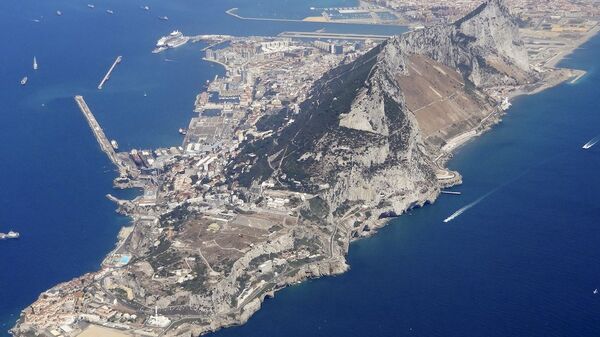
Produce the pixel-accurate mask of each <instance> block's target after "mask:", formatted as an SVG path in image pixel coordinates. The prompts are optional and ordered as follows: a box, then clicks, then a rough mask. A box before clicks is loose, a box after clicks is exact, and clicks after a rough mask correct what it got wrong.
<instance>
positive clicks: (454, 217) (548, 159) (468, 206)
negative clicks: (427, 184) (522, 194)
mask: <svg viewBox="0 0 600 337" xmlns="http://www.w3.org/2000/svg"><path fill="white" fill-rule="evenodd" d="M597 138H598V140H596V142H598V141H599V140H600V135H598V137H597ZM594 144H595V142H594ZM561 155H562V154H560V153H558V154H556V155H555V156H552V157H549V158H546V159H545V160H543V161H542V162H540V163H539V164H537V165H535V166H533V167H530V168H528V169H526V170H525V171H523V172H521V174H519V175H517V176H516V177H514V178H512V179H510V180H508V181H507V182H505V183H503V184H501V185H500V186H498V187H496V188H494V189H492V190H491V191H489V192H487V193H486V194H484V195H482V196H481V197H479V198H477V200H475V201H473V202H471V203H469V204H467V205H466V206H463V207H461V208H459V209H458V210H457V211H456V212H454V213H452V214H451V215H450V216H449V217H447V218H446V219H444V222H450V221H452V220H454V219H456V218H457V217H458V216H460V215H461V214H463V213H464V212H466V211H468V210H469V209H470V208H472V207H473V206H476V205H477V204H478V203H480V202H482V201H483V200H484V199H485V198H487V197H489V196H490V195H492V194H494V193H496V192H497V191H499V190H501V189H502V188H504V187H505V186H507V185H508V184H510V183H512V182H514V181H516V180H518V179H520V178H521V177H523V176H524V175H526V174H527V173H529V171H531V170H532V169H535V168H537V167H539V166H542V165H544V164H545V163H547V162H549V161H551V160H554V159H555V158H556V157H558V156H561Z"/></svg>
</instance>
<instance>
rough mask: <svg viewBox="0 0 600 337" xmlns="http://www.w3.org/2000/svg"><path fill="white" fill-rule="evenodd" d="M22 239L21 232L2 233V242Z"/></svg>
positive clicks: (0, 235)
mask: <svg viewBox="0 0 600 337" xmlns="http://www.w3.org/2000/svg"><path fill="white" fill-rule="evenodd" d="M20 237H21V234H19V232H14V231H10V232H8V233H0V240H8V239H18V238H20Z"/></svg>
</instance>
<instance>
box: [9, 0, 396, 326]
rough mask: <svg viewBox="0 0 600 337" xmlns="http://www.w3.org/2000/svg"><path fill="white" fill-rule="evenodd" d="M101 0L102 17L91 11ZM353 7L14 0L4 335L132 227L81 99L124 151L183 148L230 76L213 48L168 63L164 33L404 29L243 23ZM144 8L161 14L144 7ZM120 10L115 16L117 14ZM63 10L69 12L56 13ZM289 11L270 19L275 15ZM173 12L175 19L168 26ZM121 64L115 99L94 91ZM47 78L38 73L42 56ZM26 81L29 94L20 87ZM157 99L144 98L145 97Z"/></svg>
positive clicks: (326, 1) (110, 90) (194, 48)
mask: <svg viewBox="0 0 600 337" xmlns="http://www.w3.org/2000/svg"><path fill="white" fill-rule="evenodd" d="M88 3H92V4H94V5H95V8H93V9H91V8H88V6H87V4H88ZM354 4H355V1H348V0H320V1H314V2H305V1H299V0H296V1H277V0H269V1H259V2H257V3H255V4H251V3H250V2H248V1H242V0H227V1H221V0H203V1H192V0H177V1H158V0H148V1H141V0H131V1H120V0H97V1H94V0H53V1H39V0H4V1H1V2H0V40H1V41H2V47H1V49H0V50H1V55H2V62H0V161H1V164H0V232H7V231H9V230H16V231H19V232H20V233H21V239H20V240H14V241H0V270H1V272H0V336H1V337H5V336H8V332H7V330H8V329H9V328H11V327H12V325H13V324H14V322H15V321H16V319H17V318H18V316H19V314H20V312H21V310H23V309H24V308H25V307H26V306H27V305H29V304H31V303H32V302H33V301H34V300H35V299H36V298H37V297H38V296H39V294H40V293H41V292H43V291H45V290H47V289H49V288H50V287H52V286H54V285H56V284H57V283H59V282H64V281H67V280H69V279H71V278H74V277H77V276H79V275H82V274H84V273H86V272H90V271H94V270H97V269H98V268H99V266H100V263H101V261H102V259H103V258H104V256H105V255H106V254H107V253H108V252H109V251H110V250H111V249H112V248H113V247H114V244H115V242H116V236H117V233H118V231H119V229H120V227H121V226H123V225H126V224H127V223H128V219H127V218H124V217H119V216H118V215H116V214H115V208H116V207H115V205H114V204H112V203H111V202H110V201H109V200H107V199H106V198H105V195H106V194H107V193H112V194H116V195H117V196H120V197H133V196H135V192H133V191H115V190H113V189H112V179H113V178H114V177H115V176H116V172H115V170H114V167H113V166H112V165H111V163H110V162H109V160H108V159H107V158H106V156H105V155H104V154H103V153H102V152H101V151H100V149H99V146H98V144H97V143H96V141H95V139H94V137H93V135H92V133H91V130H90V129H89V127H88V125H87V123H86V121H85V119H84V118H83V116H82V114H81V113H80V112H79V110H78V108H77V105H76V104H75V103H74V100H73V96H74V95H76V94H81V95H83V96H84V97H85V98H86V101H87V102H88V104H89V105H90V108H91V109H92V111H93V112H94V114H95V115H96V118H97V119H98V121H99V122H100V124H101V125H102V127H103V128H104V130H105V132H106V133H107V135H108V137H110V138H111V139H112V138H114V139H116V140H118V142H119V145H120V147H121V149H123V150H128V149H132V148H156V147H161V146H162V147H164V146H177V145H180V144H181V141H182V139H181V136H180V135H179V134H178V132H177V130H178V129H179V128H180V127H186V126H187V125H188V122H189V120H190V118H191V117H192V116H193V114H192V110H193V103H194V99H195V96H196V95H197V94H198V92H200V91H201V90H202V87H203V85H204V83H205V82H206V80H209V79H213V78H214V76H215V75H223V74H224V70H223V69H222V68H221V67H219V66H216V65H214V64H212V63H208V62H204V61H202V59H201V58H202V56H203V53H202V52H201V51H200V50H201V49H202V47H204V45H202V44H189V45H186V46H183V47H180V48H178V49H176V50H172V51H168V52H165V53H161V54H158V55H157V54H152V53H151V51H152V49H153V48H154V45H155V43H156V41H157V40H158V38H160V37H161V36H163V35H166V34H168V33H170V32H171V31H173V30H175V29H179V30H181V31H183V32H184V33H186V34H188V35H196V34H231V35H268V36H273V35H276V34H278V33H280V32H282V31H286V30H287V31H303V30H305V31H315V30H318V29H325V30H327V31H331V32H364V33H373V34H397V33H400V32H403V31H405V30H406V29H405V28H403V27H391V26H387V27H382V26H375V25H339V24H337V25H336V24H320V23H303V22H266V21H251V20H240V19H237V18H234V17H232V16H230V15H227V14H226V13H225V11H226V10H228V9H230V8H233V7H237V8H239V10H238V13H239V14H241V15H244V16H253V17H260V16H268V17H285V18H292V19H301V18H303V17H305V16H309V15H311V14H314V12H313V11H311V10H310V7H311V6H315V7H319V6H321V7H323V6H347V5H354ZM143 6H149V7H150V10H149V11H145V10H143V9H142V7H143ZM107 9H110V10H112V11H113V12H114V14H112V15H110V14H108V13H107V12H106V10H107ZM57 11H61V13H62V15H60V16H59V15H57V14H56V12H57ZM273 12H274V13H277V14H276V15H272V13H273ZM159 16H168V17H169V20H168V21H163V20H159V19H158V17H159ZM118 55H122V56H123V62H122V63H121V64H120V65H118V66H117V68H116V70H115V71H114V73H113V74H112V76H111V79H110V81H108V82H107V84H106V85H105V87H104V90H102V91H99V90H97V89H96V87H97V85H98V82H99V81H100V80H101V78H102V77H103V76H104V74H105V73H106V71H107V70H108V68H109V67H110V65H111V64H112V62H113V61H114V59H115V58H116V57H117V56H118ZM34 56H35V57H36V58H37V62H38V64H39V69H38V70H37V71H34V70H33V69H32V63H33V57H34ZM24 76H27V77H28V82H27V85H25V86H21V85H20V83H19V81H20V80H21V79H22V78H23V77H24ZM144 93H145V94H146V96H145V95H144Z"/></svg>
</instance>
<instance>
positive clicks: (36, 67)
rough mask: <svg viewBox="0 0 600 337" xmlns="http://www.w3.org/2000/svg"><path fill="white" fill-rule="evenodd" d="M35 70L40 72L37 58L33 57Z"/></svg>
mask: <svg viewBox="0 0 600 337" xmlns="http://www.w3.org/2000/svg"><path fill="white" fill-rule="evenodd" d="M33 70H38V63H37V59H36V58H35V56H34V57H33Z"/></svg>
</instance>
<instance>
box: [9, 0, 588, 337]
mask: <svg viewBox="0 0 600 337" xmlns="http://www.w3.org/2000/svg"><path fill="white" fill-rule="evenodd" d="M91 1H92V0H85V1H81V0H54V1H51V2H50V1H36V0H4V1H2V2H0V28H1V29H0V39H1V40H2V41H3V44H2V49H1V50H2V59H3V62H0V89H1V90H0V158H1V161H2V164H1V165H0V231H8V230H9V229H14V230H17V231H19V232H21V235H22V238H21V239H20V240H15V241H0V270H1V272H0V336H2V337H4V336H7V332H6V331H7V330H8V329H9V328H10V327H11V326H12V325H13V323H14V321H15V320H16V318H17V317H18V315H19V313H20V311H21V310H22V309H23V308H25V307H26V306H27V305H29V304H30V303H31V302H33V301H34V300H35V299H36V298H37V296H38V295H39V294H40V293H41V292H43V291H44V290H46V289H48V288H50V287H52V286H53V285H55V284H57V283H59V282H62V281H66V280H69V279H71V278H73V277H76V276H79V275H81V274H83V273H85V272H90V271H94V270H97V269H98V268H99V264H100V262H101V260H102V259H103V257H104V256H105V254H106V253H108V251H109V250H110V249H111V248H112V247H113V245H114V243H115V241H116V235H117V232H118V231H119V228H120V227H121V226H123V225H124V224H126V223H127V222H128V219H127V218H123V217H119V216H118V215H116V214H115V213H114V210H115V206H114V205H113V204H112V203H111V202H110V201H108V200H107V199H106V198H105V197H104V195H105V194H106V193H113V194H118V195H119V196H123V197H126V196H133V195H134V192H131V191H124V192H119V191H114V190H113V189H112V179H113V178H114V177H115V172H114V168H113V167H112V166H111V164H110V162H109V161H108V159H107V158H106V156H105V155H104V154H103V153H102V152H101V151H99V147H98V145H97V143H96V141H95V139H94V138H93V136H92V133H91V131H90V130H89V127H88V125H87V124H86V122H85V119H84V118H83V116H82V115H81V113H80V112H79V110H78V109H77V107H76V105H75V104H74V102H73V95H75V94H82V95H84V96H85V98H86V101H87V102H88V104H89V105H90V107H91V109H92V111H94V113H95V115H96V117H97V118H98V120H99V122H100V123H101V124H102V126H103V128H104V129H105V131H106V133H107V135H108V136H109V137H110V138H115V139H117V140H118V141H119V143H120V145H121V147H122V148H123V149H125V150H127V149H131V148H140V147H142V148H154V147H160V146H174V145H178V144H179V143H180V142H181V138H180V136H179V135H178V133H177V129H178V128H179V127H185V126H186V125H187V123H188V121H189V119H190V118H191V117H192V109H193V101H194V97H195V95H196V94H197V93H198V92H199V91H200V90H201V88H202V85H203V84H204V82H205V81H206V80H208V79H212V78H213V77H214V76H215V75H222V74H223V72H224V71H223V70H222V69H221V68H220V67H218V66H215V65H213V64H209V63H206V62H203V61H201V57H202V53H201V52H200V49H201V48H202V47H203V45H201V44H192V45H186V46H184V47H181V48H179V49H176V50H172V51H168V52H167V53H163V54H158V55H156V54H151V53H150V51H151V50H152V48H153V46H154V44H155V42H156V40H157V39H158V38H159V37H160V36H162V35H165V34H168V33H169V32H170V31H172V30H174V29H179V30H181V31H183V32H184V33H186V34H189V35H195V34H211V33H215V34H232V35H276V34H277V33H279V32H281V31H286V30H295V31H300V30H306V31H314V30H317V29H321V28H325V29H326V30H328V31H333V32H363V33H381V34H383V33H400V32H402V31H404V29H402V28H400V27H381V26H373V25H329V24H322V23H302V22H265V21H250V20H239V19H236V18H234V17H231V16H229V15H227V14H225V13H224V11H225V10H227V9H229V8H233V7H238V8H239V10H238V14H240V15H243V16H253V17H260V16H264V17H277V18H294V19H297V18H302V17H305V16H309V15H314V11H311V10H310V9H309V8H310V7H327V6H344V5H346V6H350V5H355V1H344V0H329V1H300V0H294V1H291V0H287V1H283V0H279V1H277V0H263V1H255V2H252V3H250V2H249V1H242V0H235V1H234V0H225V1H218V0H203V1H192V0H176V1H158V0H149V1H140V0H130V1H119V0H103V1H99V0H98V1H95V2H93V3H94V4H95V6H96V8H94V9H90V8H88V7H87V6H86V4H87V3H90V2H91ZM145 5H148V6H150V8H151V10H150V11H144V10H142V9H140V7H141V6H145ZM106 9H111V10H113V11H114V12H115V14H114V15H109V14H107V13H106V12H105V10H106ZM56 10H60V11H62V13H63V15H62V16H57V15H56V14H55V12H56ZM165 15H166V16H168V17H169V21H161V20H159V19H158V16H165ZM33 20H39V22H35V21H33ZM117 55H123V62H122V63H121V64H120V65H119V66H118V67H117V69H116V70H115V72H114V73H113V76H112V77H111V80H110V81H109V82H108V83H107V84H106V86H105V89H104V90H102V91H98V90H97V89H96V86H97V84H98V82H99V81H100V79H101V78H102V76H103V75H104V73H105V72H106V70H107V69H108V67H109V66H110V64H111V63H112V61H113V60H114V58H115V57H116V56H117ZM33 56H36V57H37V60H38V63H39V70H37V71H36V72H34V71H33V70H32V69H31V63H32V59H33ZM165 59H169V60H172V61H171V62H166V61H165ZM598 60H600V37H595V38H593V39H592V40H590V41H589V42H588V43H587V44H585V45H584V46H583V47H582V48H581V49H579V50H577V51H576V52H575V53H574V54H573V55H571V56H570V57H569V58H568V59H566V60H564V61H563V62H562V64H561V65H562V66H565V67H573V68H579V69H584V70H587V71H588V74H587V75H586V76H584V77H583V78H581V79H580V80H579V81H578V82H576V83H575V84H563V85H560V86H558V87H556V88H552V89H549V90H547V91H544V92H542V93H540V94H537V95H533V96H524V97H520V98H518V99H516V100H515V102H513V103H514V105H513V107H512V108H511V109H510V110H509V112H508V114H507V115H506V116H505V118H504V121H503V122H502V123H501V124H499V125H497V126H496V127H494V128H493V129H492V130H491V131H490V132H488V133H487V134H485V135H484V136H482V137H480V138H478V139H476V140H474V141H473V142H471V143H469V144H467V145H466V146H464V147H463V148H461V149H460V150H459V151H458V152H457V154H456V155H455V157H454V159H453V160H452V161H450V163H449V165H450V167H451V168H452V169H456V170H458V171H460V172H461V173H462V174H463V180H464V184H463V185H462V186H459V187H457V188H456V190H460V191H462V195H461V196H446V195H444V196H441V197H440V199H439V200H438V201H437V202H436V203H435V204H433V205H429V206H427V207H424V208H421V209H417V210H414V211H412V212H411V213H410V215H406V216H402V217H400V218H398V219H395V220H393V221H392V222H391V223H390V225H389V226H387V227H385V228H384V229H382V230H381V231H380V232H379V233H378V234H377V235H375V236H374V237H372V238H369V239H365V240H361V241H358V242H356V243H354V244H352V246H351V249H350V253H349V257H348V262H349V264H350V266H351V270H350V271H349V272H347V273H346V274H343V275H341V276H338V277H329V278H322V279H318V280H313V281H309V282H306V283H304V284H301V285H297V286H293V287H289V288H287V289H284V290H282V291H280V292H278V293H277V294H276V297H275V298H274V299H270V300H267V301H266V302H265V303H264V305H263V308H262V309H261V310H260V311H258V312H257V313H256V314H255V315H254V316H253V317H252V318H251V319H250V321H249V322H248V323H247V324H246V325H244V326H241V327H234V328H228V329H224V330H221V331H220V332H217V333H215V334H213V336H328V337H331V336H444V337H447V336H597V335H598V333H599V332H600V295H594V294H593V291H594V289H596V288H600V267H599V263H598V262H599V261H600V249H598V247H599V243H600V203H599V202H598V200H599V199H598V198H600V192H599V191H600V175H598V174H597V172H599V171H600V147H592V148H591V149H589V150H587V151H585V150H582V149H581V146H582V145H583V144H584V143H585V142H587V141H588V140H590V139H591V138H593V137H595V136H596V135H598V134H600V108H599V107H600V72H598V70H597V68H598V66H599V63H598V62H599V61H598ZM23 76H28V77H29V81H28V83H27V85H26V86H21V85H20V84H19V81H20V79H21V78H22V77H23ZM144 93H146V94H147V96H144ZM489 192H492V193H489ZM484 195H488V196H487V197H486V198H484V199H482V200H481V201H480V202H479V203H477V204H476V205H475V206H473V207H472V208H470V209H468V210H467V211H466V212H464V213H463V214H461V215H460V216H458V217H456V218H455V219H454V220H453V221H450V222H448V223H443V222H442V221H443V220H444V219H445V218H446V217H448V216H449V215H450V214H452V213H453V212H455V211H456V210H458V209H460V208H461V207H464V206H465V205H467V204H469V203H471V202H473V201H475V200H478V199H479V198H481V197H482V196H484Z"/></svg>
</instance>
